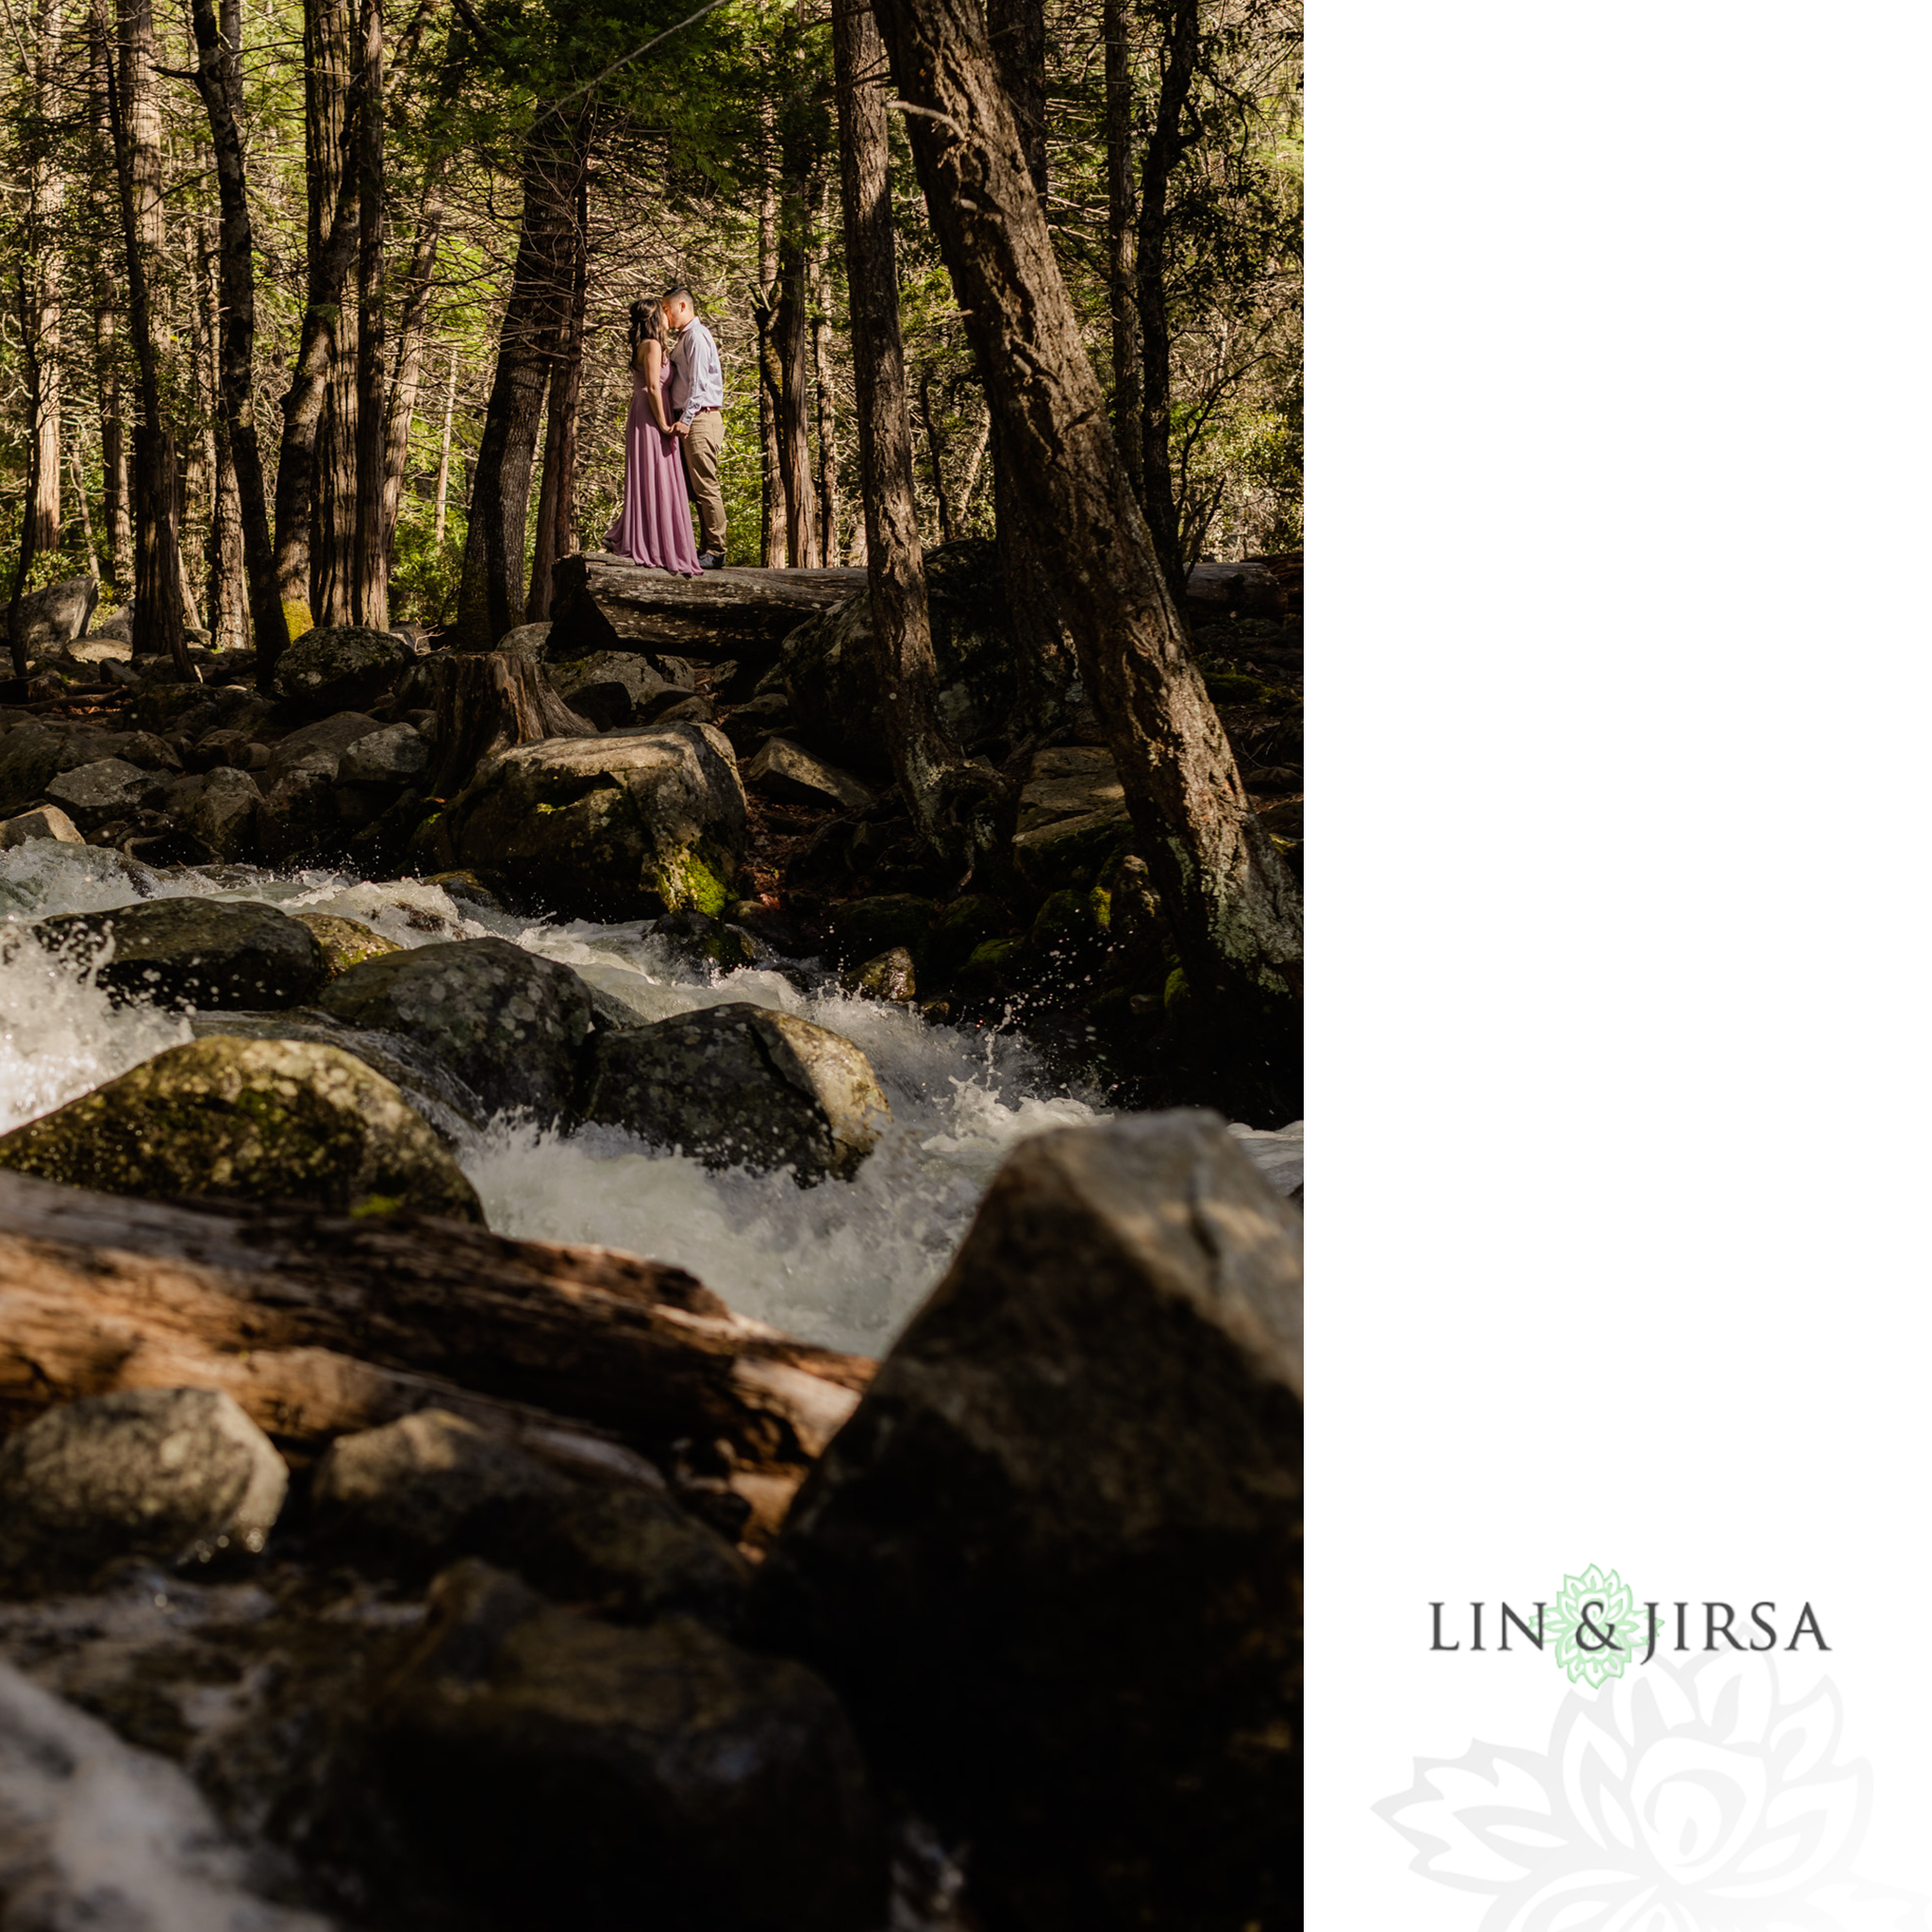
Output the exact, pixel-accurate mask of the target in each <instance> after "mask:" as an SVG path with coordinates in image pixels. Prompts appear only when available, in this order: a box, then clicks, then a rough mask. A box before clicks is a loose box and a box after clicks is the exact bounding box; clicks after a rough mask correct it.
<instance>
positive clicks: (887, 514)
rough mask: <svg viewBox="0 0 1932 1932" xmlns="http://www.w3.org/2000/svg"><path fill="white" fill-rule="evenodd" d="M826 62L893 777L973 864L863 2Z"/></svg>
mask: <svg viewBox="0 0 1932 1932" xmlns="http://www.w3.org/2000/svg"><path fill="white" fill-rule="evenodd" d="M832 61H833V72H834V75H835V87H836V92H837V95H838V102H839V154H840V188H841V197H840V198H841V207H842V209H843V213H844V220H845V277H846V287H847V289H848V291H849V292H850V295H851V300H852V377H853V387H854V389H855V390H856V391H857V401H858V462H859V475H860V479H861V487H862V490H863V493H864V498H865V516H864V523H865V537H866V572H867V586H868V590H869V591H870V594H871V597H872V612H873V630H874V636H875V638H876V640H877V642H876V650H877V653H878V658H877V664H878V678H879V685H880V688H881V689H882V691H884V693H885V699H886V716H887V720H888V723H889V726H890V736H891V755H892V765H893V769H894V771H895V773H896V774H897V776H898V779H899V783H900V787H901V789H902V790H903V791H904V792H905V795H906V800H907V803H908V806H909V807H910V808H911V810H912V813H913V816H914V818H915V820H916V821H917V823H918V824H919V827H920V830H921V832H922V833H923V834H924V837H925V838H926V839H927V841H929V842H930V843H931V844H932V845H933V846H934V847H935V848H936V849H938V850H940V851H941V852H944V853H946V854H948V855H949V856H950V857H951V858H954V859H955V860H957V861H961V862H965V863H967V864H969V865H970V863H971V860H972V858H973V856H974V852H975V851H976V850H977V849H979V848H980V847H981V846H983V845H984V844H985V843H986V842H988V840H989V839H990V829H989V821H990V818H991V807H992V806H993V804H994V803H995V802H996V801H997V797H998V792H999V787H998V783H997V780H996V779H995V778H994V776H993V774H992V773H991V771H990V770H989V769H988V768H987V767H985V766H984V765H979V766H975V765H972V764H969V763H968V762H967V760H966V758H964V756H963V755H962V754H961V752H960V750H959V747H958V744H957V743H956V742H955V741H954V740H953V737H952V735H951V733H949V732H948V731H947V729H946V727H945V725H944V724H942V723H941V718H940V712H939V698H938V692H939V671H938V667H937V665H936V663H935V661H934V658H933V650H932V628H931V622H930V618H929V616H928V612H927V608H926V595H925V565H924V555H923V553H922V551H921V548H920V542H919V504H918V499H917V497H916V496H915V494H914V492H913V488H912V417H911V411H910V408H909V407H908V396H907V389H906V354H905V348H904V345H903V343H902V341H901V340H900V334H899V274H898V264H897V261H896V244H895V242H894V238H893V233H892V188H891V145H890V142H889V140H888V136H887V130H886V87H885V84H884V78H885V77H884V67H885V59H884V55H883V52H882V50H881V48H880V45H879V36H878V28H877V26H876V25H874V19H873V15H872V11H871V9H870V8H868V7H867V6H865V5H864V4H863V0H833V7H832Z"/></svg>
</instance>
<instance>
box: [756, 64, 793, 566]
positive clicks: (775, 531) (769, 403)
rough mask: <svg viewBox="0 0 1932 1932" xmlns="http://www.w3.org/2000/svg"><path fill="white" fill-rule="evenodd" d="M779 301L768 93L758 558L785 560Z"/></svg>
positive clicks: (774, 151)
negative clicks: (775, 326)
mask: <svg viewBox="0 0 1932 1932" xmlns="http://www.w3.org/2000/svg"><path fill="white" fill-rule="evenodd" d="M777 306H778V134H777V115H776V111H775V110H774V108H773V106H772V102H771V98H770V96H769V95H767V96H766V98H765V99H764V100H763V101H761V102H760V103H759V105H758V292H757V294H756V296H755V297H754V299H753V303H752V312H753V315H754V317H755V319H756V321H757V323H758V475H759V479H760V494H759V503H758V514H759V523H758V562H759V563H760V564H762V565H763V566H764V567H765V568H766V569H767V570H772V569H775V568H777V567H779V566H781V565H782V564H783V563H784V561H785V485H784V482H783V481H782V480H781V476H780V473H779V467H778V394H779V391H781V390H782V389H783V388H784V386H785V384H784V376H783V374H782V373H781V371H780V368H779V362H778V344H777V339H776V338H775V336H774V334H773V329H772V325H773V322H774V317H775V315H776V312H777Z"/></svg>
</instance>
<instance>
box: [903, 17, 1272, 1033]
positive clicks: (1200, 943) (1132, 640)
mask: <svg viewBox="0 0 1932 1932" xmlns="http://www.w3.org/2000/svg"><path fill="white" fill-rule="evenodd" d="M877 5H878V15H879V22H880V25H881V28H882V30H883V32H884V34H885V38H886V41H887V44H888V46H889V48H890V50H891V60H892V74H893V77H894V79H895V81H896V82H897V86H898V92H899V95H900V97H901V98H902V99H904V100H906V101H907V102H908V103H909V104H911V105H912V106H913V107H914V108H918V109H921V110H923V111H921V112H918V113H915V114H913V115H911V116H908V135H909V138H910V140H911V143H912V152H913V158H914V160H915V162H916V163H917V165H918V169H919V175H920V181H921V185H922V186H923V187H924V192H925V199H926V207H927V209H928V211H929V213H930V215H931V218H932V224H933V227H934V230H935V232H936V233H937V235H938V238H939V242H940V247H941V253H942V255H943V256H944V258H945V261H946V266H947V268H948V269H949V270H950V272H951V275H952V278H953V286H954V291H955V294H956V296H957V298H958V303H959V307H960V308H961V309H962V310H963V311H964V313H965V318H966V328H967V334H968V335H969V337H970V338H971V340H972V341H973V345H974V351H975V353H976V355H977V357H978V361H979V368H980V375H981V379H982V381H983V382H984V383H985V384H986V388H987V392H988V395H989V397H990V399H991V403H992V407H993V409H994V412H995V414H996V416H997V418H998V421H999V424H1000V426H1001V429H1002V431H1003V432H1004V436H1005V443H1006V453H1007V454H1009V455H1010V456H1011V457H1012V458H1014V460H1013V461H1012V462H1011V463H1010V465H1009V467H1008V484H1009V487H1010V488H1011V490H1012V491H1013V494H1014V497H1015V498H1016V499H1017V501H1018V503H1019V506H1020V508H1022V509H1023V510H1024V513H1025V514H1026V516H1027V518H1028V520H1029V522H1030V524H1031V525H1032V527H1033V528H1034V529H1036V530H1037V531H1039V532H1041V534H1042V536H1043V537H1045V538H1047V539H1048V540H1050V541H1052V542H1053V544H1054V545H1055V551H1056V557H1057V561H1058V573H1059V577H1060V581H1061V583H1062V584H1063V585H1064V587H1065V589H1064V595H1063V596H1062V598H1061V600H1060V608H1061V610H1062V612H1063V613H1064V615H1065V619H1066V621H1067V622H1068V624H1070V625H1072V626H1073V630H1074V640H1075V642H1076V644H1077V646H1078V650H1079V661H1080V670H1081V675H1082V677H1083V678H1084V680H1085V681H1086V684H1087V688H1088V690H1089V691H1090V693H1091V696H1092V698H1093V701H1094V704H1095V706H1096V708H1098V710H1099V712H1100V716H1101V720H1102V722H1103V724H1105V726H1106V729H1107V735H1108V745H1109V746H1110V748H1111V750H1112V752H1113V756H1114V762H1115V764H1116V766H1117V768H1118V770H1119V772H1120V776H1121V782H1122V785H1123V787H1124V791H1125V792H1126V800H1127V806H1128V809H1129V811H1130V812H1131V814H1132V816H1133V821H1134V826H1135V830H1136V833H1137V834H1138V840H1139V843H1140V847H1141V853H1142V855H1143V857H1144V858H1146V859H1147V862H1148V865H1149V867H1150V868H1151V869H1152V871H1153V873H1154V875H1155V879H1156V883H1157V884H1158V887H1159V890H1160V895H1161V899H1162V903H1163V905H1164V906H1165V908H1166V910H1167V914H1168V918H1169V921H1170V923H1171V924H1172V925H1173V927H1174V936H1175V938H1176V940H1177V941H1178V942H1179V945H1180V948H1181V954H1182V959H1183V963H1184V965H1185V966H1186V968H1187V972H1188V976H1189V981H1190V983H1191V986H1192V987H1193V989H1194V990H1195V992H1196V993H1197V994H1198V995H1200V996H1201V1000H1202V1003H1203V1005H1205V1006H1208V1007H1210V1008H1212V1009H1213V1010H1215V1012H1216V1013H1217V1016H1218V1017H1220V1018H1223V1019H1224V1020H1229V1021H1232V1020H1234V1019H1235V1018H1236V1016H1237V1014H1241V1016H1243V1018H1242V1024H1253V1022H1252V1020H1251V1019H1250V1018H1248V1017H1247V1016H1252V1015H1253V1014H1254V1012H1255V1011H1256V1002H1257V1001H1259V1002H1260V1003H1261V1006H1262V1008H1263V1010H1264V1011H1265V1010H1269V1008H1268V1002H1269V1001H1271V1000H1272V999H1274V998H1279V997H1284V996H1294V995H1296V994H1298V992H1299V977H1300V973H1299V962H1300V958H1301V906H1300V900H1299V895H1298V894H1297V892H1296V890H1295V885H1294V880H1293V877H1292V875H1291V874H1290V872H1289V870H1288V865H1287V861H1286V860H1285V859H1284V858H1283V857H1282V855H1281V853H1280V852H1279V851H1278V850H1277V849H1276V847H1275V845H1274V841H1273V840H1272V839H1271V838H1270V837H1269V836H1268V834H1267V832H1266V831H1265V830H1264V829H1263V828H1262V827H1261V825H1260V824H1258V823H1257V821H1256V819H1255V817H1254V815H1253V814H1252V812H1251V811H1250V810H1249V808H1248V803H1247V799H1246V797H1245V795H1244V793H1243V792H1242V790H1241V776H1240V774H1239V773H1238V772H1237V770H1236V768H1235V761H1234V755H1233V753H1232V751H1231V750H1230V749H1229V746H1228V742H1227V737H1226V734H1225V733H1224V731H1223V729H1222V726H1221V720H1220V718H1219V717H1218V716H1217V714H1216V712H1215V709H1214V707H1213V705H1212V704H1211V703H1210V702H1209V701H1208V693H1207V690H1206V688H1205V687H1204V686H1203V684H1202V682H1201V676H1200V674H1199V672H1198V671H1197V670H1196V669H1195V668H1194V663H1193V659H1192V658H1191V655H1190V653H1189V648H1188V639H1187V631H1186V627H1185V625H1184V624H1183V622H1182V620H1181V617H1180V614H1179V612H1178V610H1177V609H1176V608H1175V606H1174V600H1173V598H1172V596H1171V595H1170V594H1169V592H1168V589H1167V585H1166V582H1165V580H1164V578H1163V576H1162V575H1161V571H1160V567H1159V564H1158V561H1157V559H1156V558H1155V556H1154V552H1153V545H1152V542H1151V541H1150V539H1149V537H1148V533H1147V525H1146V522H1145V520H1144V519H1143V518H1142V516H1141V509H1140V506H1139V505H1138V504H1137V503H1136V502H1135V500H1134V494H1133V491H1131V490H1130V489H1129V488H1128V486H1127V481H1126V476H1125V474H1124V471H1123V470H1122V468H1121V462H1120V457H1119V453H1118V452H1117V451H1116V450H1115V448H1114V445H1113V438H1112V435H1111V434H1110V432H1109V429H1108V419H1107V407H1106V398H1105V397H1104V396H1103V395H1102V393H1101V390H1100V383H1099V378H1098V377H1097V376H1096V375H1094V372H1093V365H1092V361H1091V358H1090V357H1089V355H1088V353H1087V349H1086V346H1085V344H1084V342H1083V341H1082V340H1081V335H1080V329H1079V325H1078V322H1077V320H1076V318H1075V316H1074V308H1073V305H1072V303H1071V301H1070V300H1069V299H1068V295H1067V291H1066V286H1065V284H1064V282H1063V281H1062V280H1061V278H1060V273H1059V267H1058V262H1057V261H1056V259H1055V257H1054V252H1053V241H1052V237H1051V234H1050V233H1049V231H1048V228H1047V224H1046V217H1045V212H1044V209H1043V207H1042V204H1041V198H1040V194H1039V191H1038V190H1037V189H1036V188H1035V186H1034V183H1033V180H1032V177H1031V175H1029V174H1028V173H1027V171H1026V169H1025V166H1024V162H1023V159H1022V149H1021V141H1020V133H1019V129H1018V128H1017V127H1016V126H1015V125H1014V121H1013V114H1012V109H1011V108H1010V107H1009V106H1008V102H1007V98H1006V94H1005V92H1004V90H1003V89H1002V88H1001V86H1000V83H999V79H998V75H997V74H996V72H995V69H994V67H993V63H992V58H991V55H990V53H989V52H988V49H987V43H986V37H985V28H984V26H983V25H982V24H981V21H980V19H979V15H978V11H977V8H976V6H975V4H974V0H877ZM1258 1037H1259V1038H1260V1039H1261V1040H1262V1041H1265V1040H1266V1039H1267V1038H1268V1036H1267V1035H1265V1034H1262V1035H1260V1036H1258Z"/></svg>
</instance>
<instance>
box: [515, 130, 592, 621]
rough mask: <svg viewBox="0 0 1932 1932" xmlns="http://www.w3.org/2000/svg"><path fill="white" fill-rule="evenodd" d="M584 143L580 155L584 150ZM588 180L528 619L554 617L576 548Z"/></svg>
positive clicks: (546, 451)
mask: <svg viewBox="0 0 1932 1932" xmlns="http://www.w3.org/2000/svg"><path fill="white" fill-rule="evenodd" d="M584 131H585V130H583V129H581V128H580V142H579V146H578V149H577V153H578V155H579V157H580V158H581V156H582V154H583V152H584V149H583V145H582V143H581V134H582V133H583V132H584ZM589 186H590V183H589V177H588V175H587V173H586V171H585V170H584V168H583V167H582V165H581V159H580V161H579V166H578V169H577V176H576V182H575V188H574V191H573V197H572V199H573V212H572V219H571V233H570V300H569V303H568V306H567V308H566V309H565V312H564V316H563V328H562V333H561V335H560V336H559V337H558V340H557V341H556V343H555V346H554V349H553V359H552V364H551V372H550V406H549V409H548V412H547V414H548V421H547V423H546V425H545V427H544V434H543V482H542V487H541V489H540V490H539V491H538V492H537V541H536V545H535V549H534V552H533V555H532V560H531V564H530V598H529V606H528V609H527V612H526V614H527V616H528V619H529V621H530V623H532V624H541V622H542V621H543V620H544V619H545V618H547V617H548V616H549V615H550V593H551V591H552V588H553V586H552V584H551V580H550V572H551V567H552V565H554V564H555V563H556V561H557V559H558V558H559V557H566V556H568V555H569V554H570V553H571V552H572V551H573V550H575V548H576V472H577V408H578V402H579V399H580V397H581V396H582V393H583V384H584V314H585V308H586V307H587V304H588V302H589V297H590V273H591V262H590V255H589V252H588V244H589V242H590V208H589V206H588V200H589Z"/></svg>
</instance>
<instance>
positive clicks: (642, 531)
mask: <svg viewBox="0 0 1932 1932" xmlns="http://www.w3.org/2000/svg"><path fill="white" fill-rule="evenodd" d="M630 368H631V394H630V416H629V418H628V420H627V421H626V422H625V425H624V502H623V505H622V506H621V507H620V508H619V509H618V512H617V521H616V522H615V523H614V524H612V525H611V526H610V532H609V535H608V536H607V537H606V538H605V540H604V547H605V549H606V550H608V551H609V552H611V553H612V554H613V555H614V556H617V557H622V558H627V559H628V560H629V561H630V562H632V563H640V564H648V565H650V566H652V567H653V568H654V569H657V570H668V571H671V572H672V573H674V574H675V575H677V576H681V577H694V576H696V575H698V573H699V572H700V571H707V570H717V569H719V568H720V567H721V566H722V565H723V564H724V492H723V491H721V490H720V489H719V488H718V454H719V451H720V450H721V449H722V448H723V446H724V365H723V363H721V362H720V361H719V359H718V344H717V343H716V342H715V341H712V339H711V332H710V330H709V329H708V328H707V327H706V326H705V325H704V324H703V323H701V322H700V321H699V320H698V319H697V312H696V308H695V306H694V304H693V303H692V301H691V291H690V290H689V289H687V288H683V287H679V288H675V289H673V290H672V291H671V292H670V293H669V294H668V295H666V296H665V297H664V298H663V300H662V301H660V302H633V303H632V304H631V305H630ZM693 503H694V504H696V505H697V509H698V522H699V524H700V525H701V526H702V530H703V537H704V548H703V549H702V550H699V549H697V548H696V547H695V546H694V545H693V544H692V542H691V508H690V506H691V504H693Z"/></svg>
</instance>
